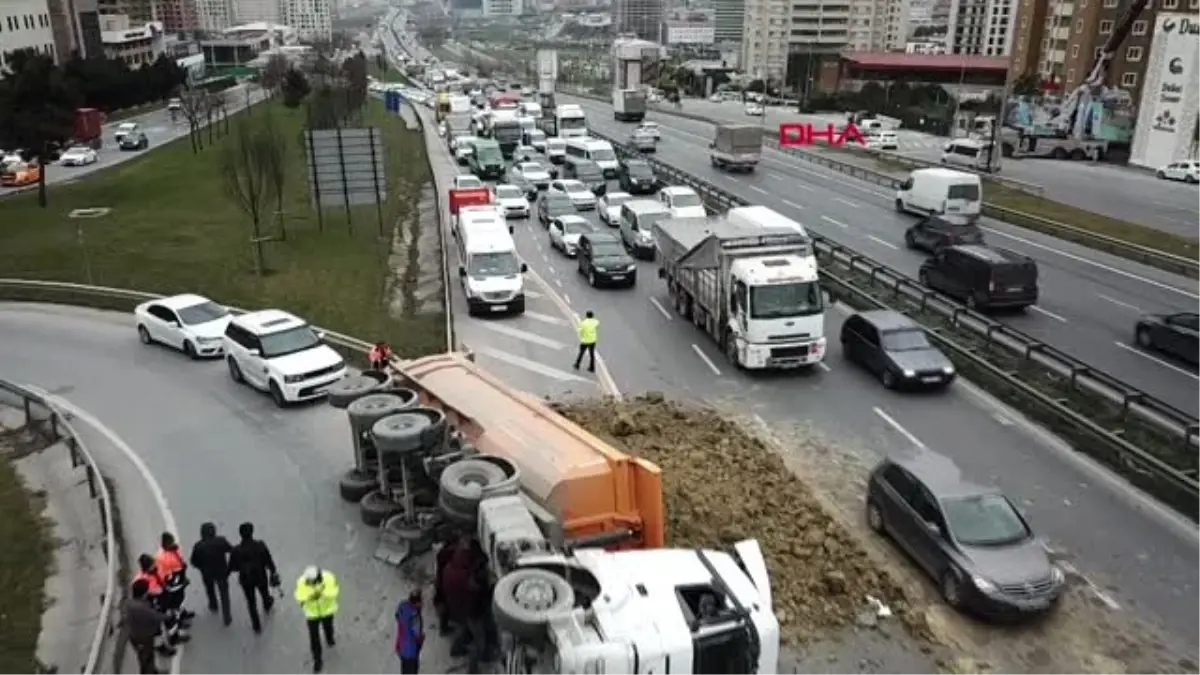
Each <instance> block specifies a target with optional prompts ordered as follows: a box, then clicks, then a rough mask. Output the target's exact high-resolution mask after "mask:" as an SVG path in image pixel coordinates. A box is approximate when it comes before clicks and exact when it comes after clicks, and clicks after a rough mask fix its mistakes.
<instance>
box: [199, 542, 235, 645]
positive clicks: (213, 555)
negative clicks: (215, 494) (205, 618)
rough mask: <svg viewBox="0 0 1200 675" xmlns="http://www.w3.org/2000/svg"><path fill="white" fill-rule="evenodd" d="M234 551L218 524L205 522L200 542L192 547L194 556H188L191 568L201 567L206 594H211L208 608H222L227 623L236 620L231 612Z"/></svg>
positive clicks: (213, 609)
mask: <svg viewBox="0 0 1200 675" xmlns="http://www.w3.org/2000/svg"><path fill="white" fill-rule="evenodd" d="M232 551H233V546H232V545H230V543H229V540H228V539H226V538H225V537H222V536H220V535H218V534H217V526H216V525H214V524H212V523H204V524H203V525H201V526H200V541H197V542H196V543H195V545H194V546H192V555H191V557H190V558H189V559H188V560H189V562H191V563H192V567H195V568H196V569H198V570H200V578H201V579H202V580H203V581H204V593H205V595H207V596H208V611H210V612H216V611H217V610H218V609H220V610H221V618H222V619H224V621H225V625H226V626H228V625H229V624H230V623H232V622H233V617H232V616H230V613H229V554H230V553H231V552H232Z"/></svg>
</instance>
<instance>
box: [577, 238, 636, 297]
mask: <svg viewBox="0 0 1200 675" xmlns="http://www.w3.org/2000/svg"><path fill="white" fill-rule="evenodd" d="M577 260H578V261H579V273H580V274H582V275H583V276H585V277H587V280H588V285H589V286H591V287H593V288H597V287H600V286H625V287H627V288H633V286H634V285H635V284H637V263H635V262H634V261H633V258H630V257H629V254H628V253H626V252H625V247H624V246H622V245H621V240H620V239H618V238H617V236H616V235H615V234H613V233H612V232H587V233H585V234H583V235H581V236H580V237H579V255H578V257H577Z"/></svg>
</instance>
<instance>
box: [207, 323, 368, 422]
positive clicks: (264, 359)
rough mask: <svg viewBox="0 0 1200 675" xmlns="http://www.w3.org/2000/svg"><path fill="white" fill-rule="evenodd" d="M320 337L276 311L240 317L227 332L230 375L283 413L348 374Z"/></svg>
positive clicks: (225, 344)
mask: <svg viewBox="0 0 1200 675" xmlns="http://www.w3.org/2000/svg"><path fill="white" fill-rule="evenodd" d="M324 337H325V336H324V334H323V333H319V332H317V331H315V330H313V327H312V326H310V325H308V323H306V322H305V321H304V320H302V319H300V318H298V317H295V316H292V315H291V314H288V313H287V312H284V311H281V310H278V309H263V310H259V311H257V312H250V313H248V314H242V315H241V316H238V317H235V318H234V319H233V320H232V321H230V322H229V325H228V326H226V327H225V336H224V338H223V345H224V347H225V363H226V364H227V365H228V366H229V376H230V377H231V378H233V381H234V382H237V383H239V384H248V385H250V386H251V387H254V388H255V389H258V390H260V391H265V392H267V393H269V394H270V395H271V398H272V399H274V401H275V405H277V406H279V407H281V408H282V407H284V406H286V405H287V404H289V403H294V402H297V401H307V400H310V399H315V398H320V397H322V396H324V395H325V392H326V391H327V390H328V389H329V387H330V386H331V385H332V384H333V383H334V382H337V381H338V380H340V379H342V378H343V377H345V375H346V362H345V361H344V360H343V359H342V357H341V355H340V354H338V353H337V352H335V351H334V350H333V349H332V348H331V347H329V346H328V345H326V344H325V343H324V342H322V339H323V338H324Z"/></svg>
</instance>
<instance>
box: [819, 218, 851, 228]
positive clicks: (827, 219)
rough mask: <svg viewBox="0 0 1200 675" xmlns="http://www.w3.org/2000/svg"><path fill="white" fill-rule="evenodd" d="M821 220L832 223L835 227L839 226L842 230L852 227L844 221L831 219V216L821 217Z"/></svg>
mask: <svg viewBox="0 0 1200 675" xmlns="http://www.w3.org/2000/svg"><path fill="white" fill-rule="evenodd" d="M821 220H823V221H825V222H827V223H831V224H833V225H837V226H838V227H840V228H842V229H847V228H849V227H850V226H849V225H847V224H845V223H843V222H842V221H840V220H834V219H833V218H830V217H829V216H821Z"/></svg>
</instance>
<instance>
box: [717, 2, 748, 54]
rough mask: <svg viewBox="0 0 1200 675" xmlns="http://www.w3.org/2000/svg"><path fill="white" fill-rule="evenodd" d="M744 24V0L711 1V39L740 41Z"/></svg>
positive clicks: (725, 42) (726, 42)
mask: <svg viewBox="0 0 1200 675" xmlns="http://www.w3.org/2000/svg"><path fill="white" fill-rule="evenodd" d="M745 25H746V0H714V1H713V39H714V40H716V42H718V43H723V44H730V43H740V42H741V41H742V29H743V28H744V27H745Z"/></svg>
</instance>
